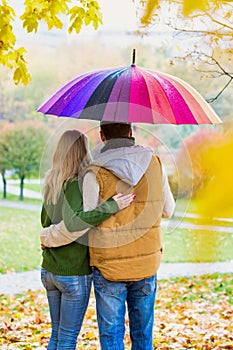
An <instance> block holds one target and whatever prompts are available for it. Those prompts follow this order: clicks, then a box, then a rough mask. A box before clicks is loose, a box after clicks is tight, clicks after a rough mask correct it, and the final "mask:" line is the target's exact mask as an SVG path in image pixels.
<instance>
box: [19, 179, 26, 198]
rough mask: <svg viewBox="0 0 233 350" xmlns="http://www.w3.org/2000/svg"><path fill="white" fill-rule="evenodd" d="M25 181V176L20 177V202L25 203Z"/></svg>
mask: <svg viewBox="0 0 233 350" xmlns="http://www.w3.org/2000/svg"><path fill="white" fill-rule="evenodd" d="M24 179H25V175H22V176H20V194H19V200H20V201H23V198H24V197H23V185H24Z"/></svg>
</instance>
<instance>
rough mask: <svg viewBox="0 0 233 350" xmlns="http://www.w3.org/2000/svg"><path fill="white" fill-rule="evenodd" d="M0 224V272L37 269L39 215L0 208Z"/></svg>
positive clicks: (38, 262)
mask: <svg viewBox="0 0 233 350" xmlns="http://www.w3.org/2000/svg"><path fill="white" fill-rule="evenodd" d="M0 222H1V229H0V272H1V273H5V272H7V271H27V270H31V269H35V268H38V267H39V265H40V261H41V250H40V241H39V233H40V230H41V225H40V213H39V212H34V211H26V210H21V209H13V208H5V207H1V208H0Z"/></svg>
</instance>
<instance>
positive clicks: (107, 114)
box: [38, 65, 221, 124]
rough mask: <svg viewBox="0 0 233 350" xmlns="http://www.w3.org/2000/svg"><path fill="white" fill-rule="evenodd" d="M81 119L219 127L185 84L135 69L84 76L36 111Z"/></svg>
mask: <svg viewBox="0 0 233 350" xmlns="http://www.w3.org/2000/svg"><path fill="white" fill-rule="evenodd" d="M38 111H39V112H42V113H44V114H50V115H56V116H61V117H71V118H77V119H90V120H100V121H111V122H128V123H149V124H218V123H221V119H220V118H219V117H218V116H217V115H216V113H215V112H214V110H213V109H212V108H211V107H210V105H209V104H208V103H207V102H206V101H205V100H204V98H203V97H202V96H201V95H200V94H199V93H198V92H197V91H196V90H195V89H194V88H193V87H191V86H190V85H189V84H188V83H186V82H185V81H183V80H181V79H179V78H177V77H175V76H172V75H169V74H165V73H162V72H158V71H153V70H150V69H145V68H141V67H137V66H135V65H131V66H127V67H119V68H109V69H104V70H98V71H94V72H90V73H86V74H83V75H80V76H78V77H76V78H75V79H73V80H72V81H70V82H69V83H67V84H66V85H64V86H63V87H62V88H61V89H59V90H58V91H57V92H56V93H55V94H54V95H53V96H52V97H50V98H49V100H47V101H46V102H45V103H44V104H43V105H42V106H41V107H39V109H38Z"/></svg>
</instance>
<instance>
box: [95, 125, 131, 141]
mask: <svg viewBox="0 0 233 350" xmlns="http://www.w3.org/2000/svg"><path fill="white" fill-rule="evenodd" d="M100 137H101V140H102V141H103V142H104V141H107V140H111V139H117V138H126V137H132V128H131V124H130V123H109V122H101V123H100Z"/></svg>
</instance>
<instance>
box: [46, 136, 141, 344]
mask: <svg viewBox="0 0 233 350" xmlns="http://www.w3.org/2000/svg"><path fill="white" fill-rule="evenodd" d="M90 161H91V156H90V153H89V150H88V141H87V138H86V136H85V135H84V134H82V133H80V132H79V131H77V130H68V131H66V132H65V133H64V134H63V135H62V136H61V138H60V140H59V141H58V144H57V147H56V150H55V152H54V155H53V164H52V168H51V169H50V171H49V172H48V174H47V176H46V179H45V184H44V203H43V207H42V212H41V223H42V226H43V227H48V226H50V225H51V224H57V223H59V222H60V221H61V220H63V221H64V224H65V225H66V224H67V223H69V222H71V221H72V224H73V223H74V225H75V227H76V230H77V231H78V230H83V229H86V228H88V227H91V225H94V226H96V225H98V224H100V223H101V222H102V221H104V220H105V219H107V218H109V217H110V216H111V215H112V214H114V213H116V212H117V211H119V210H120V209H123V208H124V207H126V206H128V205H129V204H130V203H131V202H132V200H133V199H134V197H133V195H131V194H130V195H126V196H122V194H119V195H116V196H114V197H113V198H110V199H109V200H108V201H106V202H104V203H103V204H102V205H101V206H99V207H97V208H96V209H95V210H92V211H89V212H83V211H82V193H81V185H82V180H81V178H82V177H81V175H82V172H83V170H84V168H85V166H87V165H89V163H90ZM91 273H92V270H91V268H90V266H89V254H88V247H87V245H83V244H80V243H78V242H77V241H74V242H72V243H70V244H68V245H65V246H62V247H58V248H46V249H44V250H43V262H42V270H41V279H42V283H43V285H44V287H45V288H46V291H47V298H48V303H49V308H50V315H51V321H52V335H51V338H50V341H49V345H48V349H49V350H55V349H56V350H59V349H69V350H72V349H75V348H76V343H77V337H78V334H79V331H80V328H81V325H82V322H83V318H84V315H85V312H86V308H87V305H88V301H89V296H90V290H91V281H92V274H91Z"/></svg>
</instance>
